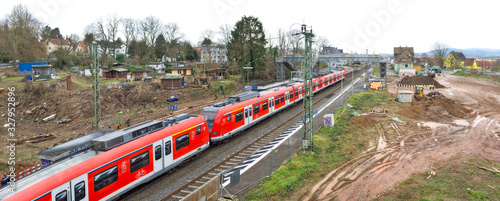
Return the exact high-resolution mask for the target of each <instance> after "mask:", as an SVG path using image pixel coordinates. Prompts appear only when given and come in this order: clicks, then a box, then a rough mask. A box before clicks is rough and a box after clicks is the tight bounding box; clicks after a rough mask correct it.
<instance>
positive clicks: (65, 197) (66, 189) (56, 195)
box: [52, 182, 72, 201]
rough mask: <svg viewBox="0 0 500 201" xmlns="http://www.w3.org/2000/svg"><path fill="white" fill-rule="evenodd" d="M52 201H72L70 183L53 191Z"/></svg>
mask: <svg viewBox="0 0 500 201" xmlns="http://www.w3.org/2000/svg"><path fill="white" fill-rule="evenodd" d="M52 200H54V201H72V199H71V185H70V182H68V183H65V184H63V185H60V186H59V187H57V188H54V190H52Z"/></svg>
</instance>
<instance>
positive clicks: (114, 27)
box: [107, 14, 121, 58]
mask: <svg viewBox="0 0 500 201" xmlns="http://www.w3.org/2000/svg"><path fill="white" fill-rule="evenodd" d="M107 22H108V23H107V28H108V33H109V39H110V40H111V44H112V45H113V46H112V47H111V51H112V53H111V55H112V56H113V58H116V51H115V50H116V38H117V37H116V35H117V34H118V27H119V26H120V23H121V18H120V17H118V15H116V14H112V15H109V16H108V18H107Z"/></svg>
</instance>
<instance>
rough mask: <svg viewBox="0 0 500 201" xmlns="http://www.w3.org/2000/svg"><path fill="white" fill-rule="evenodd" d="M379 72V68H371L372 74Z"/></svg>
mask: <svg viewBox="0 0 500 201" xmlns="http://www.w3.org/2000/svg"><path fill="white" fill-rule="evenodd" d="M379 73H380V68H375V69H373V73H372V75H378V74H379Z"/></svg>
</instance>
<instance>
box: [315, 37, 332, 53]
mask: <svg viewBox="0 0 500 201" xmlns="http://www.w3.org/2000/svg"><path fill="white" fill-rule="evenodd" d="M329 45H330V41H328V38H326V37H324V36H317V37H316V38H315V40H314V43H313V51H314V52H320V51H321V50H322V49H323V47H326V46H329Z"/></svg>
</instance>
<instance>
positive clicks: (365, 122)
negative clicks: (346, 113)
mask: <svg viewBox="0 0 500 201" xmlns="http://www.w3.org/2000/svg"><path fill="white" fill-rule="evenodd" d="M349 122H351V124H353V125H355V126H373V125H374V124H375V123H377V121H375V119H373V118H371V117H369V116H367V115H361V116H358V117H354V118H353V119H351V120H349Z"/></svg>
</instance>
